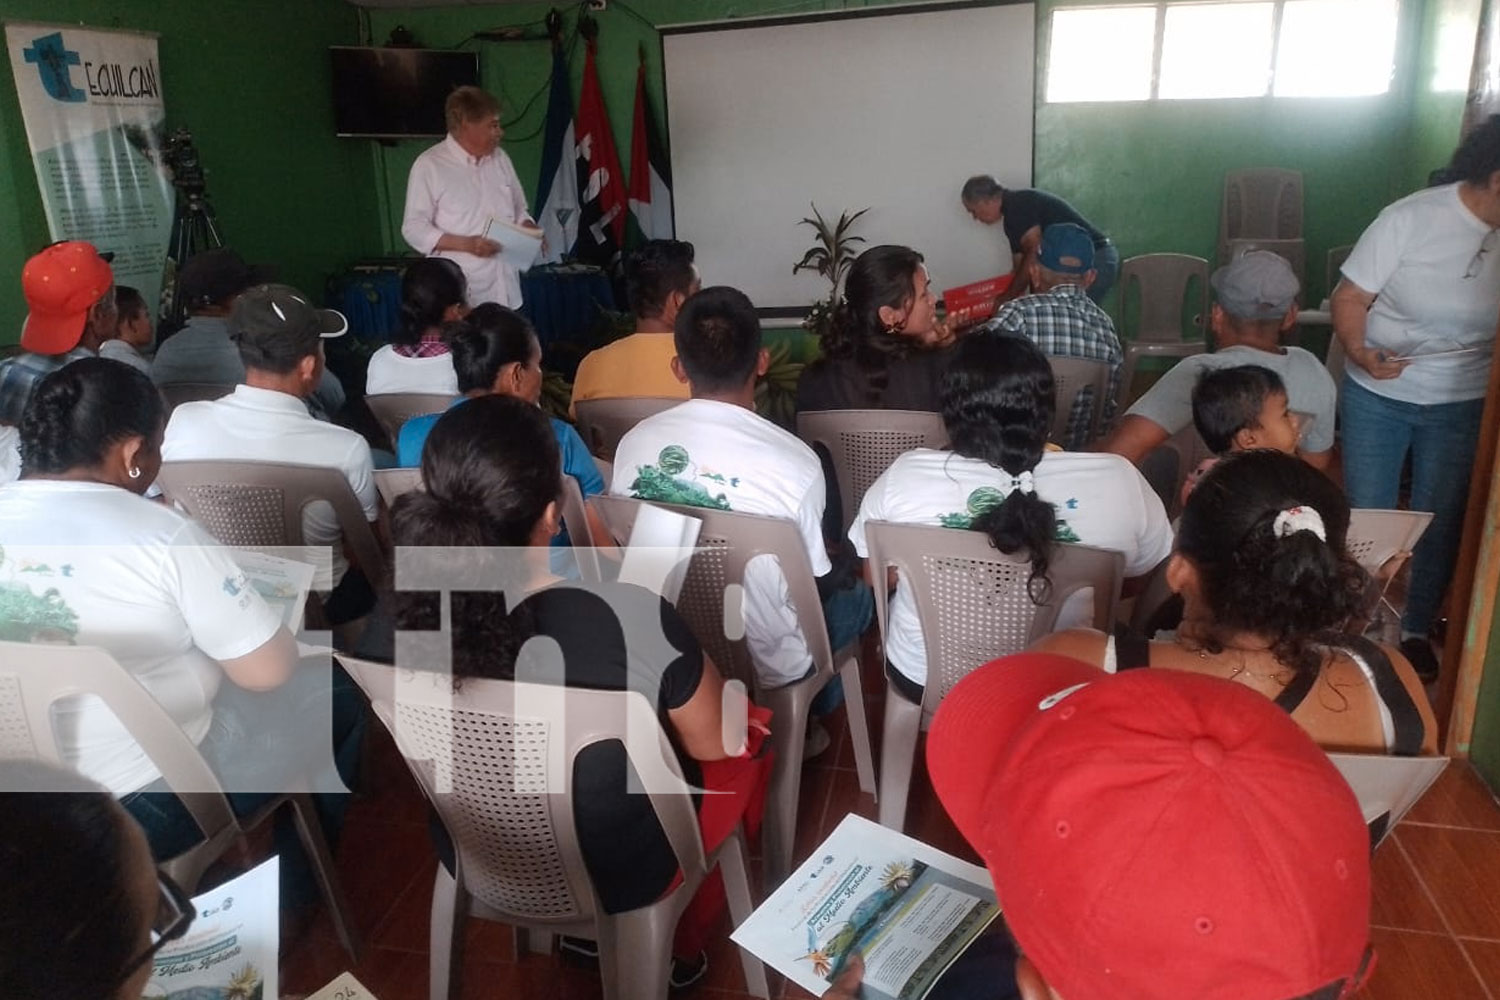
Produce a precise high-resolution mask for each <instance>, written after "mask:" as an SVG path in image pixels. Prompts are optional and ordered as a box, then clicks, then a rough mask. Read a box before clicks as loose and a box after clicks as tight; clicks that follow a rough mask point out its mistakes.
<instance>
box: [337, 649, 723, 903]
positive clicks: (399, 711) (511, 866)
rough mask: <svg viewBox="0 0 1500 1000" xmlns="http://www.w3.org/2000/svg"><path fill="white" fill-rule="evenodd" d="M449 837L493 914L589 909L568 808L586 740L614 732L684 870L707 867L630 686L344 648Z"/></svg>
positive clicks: (683, 799)
mask: <svg viewBox="0 0 1500 1000" xmlns="http://www.w3.org/2000/svg"><path fill="white" fill-rule="evenodd" d="M339 660H340V662H341V663H342V664H343V665H344V668H345V669H346V670H348V671H349V673H350V675H351V676H352V677H353V678H354V680H355V682H356V683H358V684H359V686H360V687H361V688H362V689H363V690H364V692H365V694H366V695H368V696H369V698H370V703H371V706H372V707H373V708H374V710H375V714H376V716H377V717H378V718H379V719H380V721H381V722H382V723H383V724H384V725H385V727H386V728H387V729H388V730H390V732H391V734H392V735H393V736H394V737H395V740H396V745H397V746H398V747H399V748H400V749H401V753H402V756H403V757H404V758H405V759H406V762H407V766H408V767H410V769H411V771H412V774H413V775H415V776H416V779H417V782H418V784H420V785H421V788H422V792H423V794H424V795H426V797H427V799H428V801H429V802H430V803H431V804H432V806H433V808H435V809H436V810H437V813H438V815H439V816H440V817H441V819H442V821H443V825H444V826H445V827H446V828H447V830H448V833H449V835H450V836H451V837H452V838H453V843H454V849H455V850H456V852H457V854H458V860H459V867H460V870H461V871H462V873H463V881H464V885H465V887H466V888H467V889H468V891H469V892H471V893H472V894H473V895H474V897H475V898H476V899H477V900H478V901H479V902H480V903H482V904H484V905H485V906H488V907H489V908H491V909H493V910H494V911H496V912H497V914H499V916H498V919H502V920H504V919H509V920H513V921H515V922H518V923H526V924H538V923H540V924H545V923H547V922H549V921H550V922H556V923H575V922H577V921H580V920H587V919H590V918H592V917H593V916H594V915H595V914H596V913H597V912H598V907H599V903H598V897H597V894H596V893H595V892H594V889H593V884H592V881H591V880H590V877H589V872H588V868H587V866H586V865H585V863H584V861H583V854H582V850H581V848H580V847H579V843H578V831H577V827H576V825H575V824H574V814H573V790H572V779H573V766H574V761H575V759H576V758H577V756H578V754H579V753H580V752H582V751H583V750H584V749H585V748H587V747H589V746H591V745H593V744H596V743H600V742H604V741H610V740H617V741H619V742H621V743H622V744H623V745H624V746H625V748H626V752H627V754H628V755H629V757H630V761H631V764H632V766H633V767H634V769H635V771H636V773H637V774H638V775H640V776H641V780H642V782H643V785H642V787H643V788H644V789H645V792H646V794H649V795H650V797H651V804H652V806H653V808H654V809H655V810H656V815H657V819H658V821H659V822H660V823H661V826H662V830H663V831H664V832H665V834H666V836H667V841H668V843H669V844H670V845H671V847H672V850H673V852H674V853H675V854H676V856H677V859H678V864H679V865H681V866H682V867H683V869H684V870H687V871H693V872H703V871H705V870H706V868H707V865H706V861H705V858H704V853H703V844H702V841H701V838H700V834H699V830H698V821H697V817H696V815H695V813H694V811H693V804H692V799H691V798H690V797H689V796H688V795H687V794H685V793H684V792H683V791H682V789H685V787H686V786H685V785H684V784H683V783H682V775H681V771H680V769H679V767H678V764H677V758H676V755H675V753H674V752H673V750H672V747H671V743H670V742H669V741H668V739H667V735H666V733H665V732H664V731H663V730H662V727H661V723H660V721H659V720H658V718H657V715H656V710H655V707H654V706H653V705H652V704H651V703H650V702H648V701H647V700H646V698H645V697H643V696H642V695H640V694H639V693H636V692H633V691H591V690H586V689H583V688H565V687H562V686H561V685H555V684H535V683H521V682H516V681H503V680H489V679H482V678H465V680H464V682H463V685H462V686H461V687H460V688H459V689H458V690H454V688H453V684H452V678H451V676H450V675H448V674H446V673H440V672H437V671H430V670H423V669H413V668H414V667H416V666H417V665H416V664H412V663H405V662H403V663H402V664H401V665H400V667H399V668H397V667H392V666H389V665H386V664H380V663H370V662H367V661H363V660H356V659H352V658H347V657H340V658H339Z"/></svg>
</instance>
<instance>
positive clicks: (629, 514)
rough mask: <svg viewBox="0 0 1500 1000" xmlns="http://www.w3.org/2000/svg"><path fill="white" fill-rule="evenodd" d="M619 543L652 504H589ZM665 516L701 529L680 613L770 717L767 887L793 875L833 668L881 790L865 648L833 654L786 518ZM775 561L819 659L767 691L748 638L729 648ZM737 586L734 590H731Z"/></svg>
mask: <svg viewBox="0 0 1500 1000" xmlns="http://www.w3.org/2000/svg"><path fill="white" fill-rule="evenodd" d="M590 502H591V503H593V504H594V505H595V509H597V510H598V511H599V513H600V516H601V517H602V518H603V519H604V523H605V524H607V525H608V526H609V529H610V532H611V533H612V534H613V535H614V537H615V541H616V542H617V543H618V544H620V545H622V546H623V545H628V544H629V541H630V532H631V527H632V525H633V524H634V522H635V512H636V511H637V510H639V509H640V507H641V506H643V505H644V504H645V501H642V500H633V499H629V498H627V497H610V496H598V497H591V498H590ZM657 506H661V507H665V508H666V509H668V510H672V511H675V512H677V513H679V514H683V515H686V516H688V517H693V518H697V519H698V520H700V521H702V522H703V530H702V531H701V532H700V533H699V535H698V550H697V553H696V554H695V555H694V556H693V558H692V561H691V562H690V563H689V564H688V571H687V576H686V578H685V579H684V581H683V587H682V593H681V595H680V597H679V599H678V602H677V610H678V611H679V612H681V614H682V616H683V618H684V619H686V620H687V623H688V625H689V627H690V628H692V630H693V634H694V635H695V636H696V637H697V639H698V642H699V643H700V644H701V645H702V646H703V650H704V652H706V653H707V654H708V655H709V657H710V658H711V659H712V660H713V661H714V663H715V664H717V666H718V668H719V670H720V672H722V673H723V674H724V676H725V677H726V678H734V679H736V680H739V681H741V682H743V683H744V684H745V687H746V688H747V689H748V690H750V691H751V692H753V694H754V698H755V701H756V703H757V704H759V705H762V706H764V707H766V708H769V709H771V711H772V712H773V713H774V715H773V717H772V719H771V747H772V749H773V750H775V752H776V763H775V766H774V768H773V770H772V773H771V787H770V791H769V792H768V793H767V803H766V822H765V829H764V832H763V834H762V843H763V844H764V845H765V850H764V855H765V882H766V884H767V885H775V884H777V883H778V882H780V881H781V880H782V879H783V878H784V877H785V876H787V875H788V874H790V873H791V871H792V867H793V858H792V849H793V844H794V842H795V839H796V835H797V803H798V797H799V794H800V790H801V786H802V750H803V747H804V746H805V745H806V741H807V715H808V709H809V707H810V706H811V704H812V700H813V698H814V697H815V696H816V695H817V693H818V692H819V691H821V690H822V689H823V686H824V685H825V684H827V683H828V681H830V680H831V679H832V678H833V674H834V670H835V665H837V670H838V674H839V677H840V678H842V680H843V684H844V704H845V706H846V708H847V715H848V720H849V737H850V740H851V741H852V742H853V744H854V762H855V769H856V771H857V772H858V775H859V787H860V789H861V790H862V791H865V792H869V793H871V794H874V792H875V765H874V758H873V755H872V754H871V751H870V732H869V725H868V724H867V722H866V720H865V701H864V695H863V686H862V684H861V682H860V676H859V645H858V642H857V641H856V642H854V643H851V644H850V645H848V646H846V647H844V648H843V649H838V650H834V649H830V648H829V644H828V626H827V624H826V623H825V622H824V621H823V605H822V602H821V601H820V600H819V599H818V588H817V584H816V583H815V582H814V578H813V574H812V566H811V564H810V563H809V562H808V558H807V550H806V549H805V548H804V547H803V545H802V536H801V534H800V533H799V532H798V531H797V526H796V525H795V524H793V523H792V522H791V521H790V520H788V519H786V518H778V517H760V516H758V515H755V514H737V513H733V512H730V511H721V510H707V509H704V508H701V507H682V506H678V505H675V504H658V505H657ZM763 554H768V555H773V556H775V557H776V559H777V561H778V562H780V564H781V571H782V573H783V575H784V576H785V577H786V583H787V591H788V593H789V594H790V595H791V599H792V606H793V607H794V608H795V610H796V614H797V622H798V626H799V627H800V629H801V631H802V636H803V638H804V639H805V640H806V642H807V648H808V651H809V652H810V653H811V654H812V659H813V663H812V666H813V672H812V674H811V676H808V677H805V678H803V679H802V680H799V681H793V682H792V683H790V684H786V685H783V686H781V687H776V688H765V687H762V686H761V684H760V679H759V678H758V677H757V676H756V671H755V666H754V664H753V663H752V662H751V659H750V651H749V649H748V648H747V647H746V646H745V642H744V639H743V637H741V638H739V639H734V640H731V639H729V638H728V637H727V636H726V635H725V631H726V628H725V626H726V623H727V622H729V621H732V620H738V619H739V618H740V613H739V607H738V606H733V607H731V606H730V600H731V599H733V600H736V601H737V600H738V596H737V595H738V594H739V592H740V588H741V587H742V586H743V584H744V576H745V566H746V565H747V564H748V563H749V562H750V561H751V560H752V559H754V558H755V557H756V556H758V555H763ZM731 585H733V589H731Z"/></svg>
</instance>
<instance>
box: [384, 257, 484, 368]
mask: <svg viewBox="0 0 1500 1000" xmlns="http://www.w3.org/2000/svg"><path fill="white" fill-rule="evenodd" d="M467 294H468V284H467V283H466V282H465V280H464V272H463V271H462V270H460V269H459V266H458V265H457V264H455V263H453V261H451V260H448V259H447V258H445V257H423V258H421V259H420V260H414V261H412V262H411V263H410V264H408V265H407V266H406V273H405V274H404V275H402V277H401V327H400V329H398V330H397V331H396V333H395V334H394V335H393V336H392V337H391V343H389V344H387V345H385V346H384V347H382V348H380V349H379V350H377V351H376V352H375V353H374V354H372V355H370V364H369V367H368V368H367V369H366V371H365V395H367V396H378V395H383V394H385V393H391V392H429V393H433V394H434V395H448V396H457V395H458V376H457V375H456V374H455V373H454V371H453V357H452V355H451V354H449V353H448V342H447V340H446V339H444V337H443V324H445V323H452V322H454V321H455V320H460V319H463V318H464V316H465V315H467V313H468V311H469V309H468V306H467V305H466V304H465V296H466V295H467Z"/></svg>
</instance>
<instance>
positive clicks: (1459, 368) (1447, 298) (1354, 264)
mask: <svg viewBox="0 0 1500 1000" xmlns="http://www.w3.org/2000/svg"><path fill="white" fill-rule="evenodd" d="M1458 190H1459V186H1458V185H1457V184H1445V185H1443V186H1442V187H1435V188H1428V189H1426V190H1425V191H1418V192H1417V193H1416V194H1412V195H1408V196H1407V197H1405V198H1402V199H1401V200H1400V201H1398V202H1396V203H1394V204H1392V205H1387V206H1386V208H1385V209H1384V211H1382V212H1381V213H1380V215H1378V216H1377V217H1376V219H1375V221H1374V222H1372V223H1370V228H1368V229H1366V230H1365V231H1364V234H1363V235H1362V236H1360V238H1359V242H1358V243H1356V244H1355V245H1354V249H1353V250H1352V251H1350V253H1349V259H1348V260H1346V261H1344V266H1343V273H1344V277H1346V278H1348V279H1349V280H1350V281H1352V282H1353V283H1354V284H1356V285H1358V286H1359V287H1360V288H1362V289H1364V290H1365V291H1367V292H1374V293H1375V295H1376V298H1375V304H1374V305H1373V306H1371V307H1370V312H1369V314H1368V316H1367V317H1366V320H1365V346H1366V347H1371V348H1376V349H1379V350H1383V351H1385V352H1386V353H1387V354H1389V355H1391V356H1393V357H1405V356H1408V355H1412V354H1424V353H1431V352H1436V351H1451V350H1454V349H1455V348H1461V347H1479V348H1482V350H1481V351H1479V352H1477V353H1473V354H1459V355H1453V356H1450V357H1442V358H1431V359H1427V360H1422V361H1413V362H1412V363H1411V364H1409V365H1407V366H1406V369H1405V370H1404V371H1402V373H1401V374H1400V376H1398V377H1396V378H1392V379H1377V378H1375V377H1374V376H1372V375H1371V374H1370V373H1369V372H1367V371H1365V370H1364V369H1363V368H1361V367H1360V366H1359V365H1353V364H1351V365H1348V366H1347V367H1346V369H1345V370H1346V371H1347V372H1348V375H1349V378H1351V379H1353V380H1354V381H1355V382H1357V383H1359V385H1360V386H1361V387H1363V388H1365V389H1368V390H1370V391H1371V392H1373V393H1376V394H1378V395H1381V396H1385V397H1387V398H1390V399H1399V400H1401V401H1402V402H1406V403H1419V404H1431V403H1457V402H1462V401H1463V400H1468V399H1482V398H1483V397H1484V393H1485V387H1486V383H1487V380H1488V378H1489V372H1490V359H1491V357H1493V355H1494V347H1495V322H1496V320H1497V319H1500V232H1496V231H1495V230H1493V229H1491V228H1490V226H1489V224H1488V223H1486V222H1484V221H1483V220H1481V219H1480V218H1479V217H1478V216H1476V215H1475V214H1474V213H1473V212H1470V211H1469V209H1468V208H1467V207H1466V206H1465V205H1464V203H1463V201H1462V200H1460V198H1459V194H1458ZM1481 249H1482V250H1484V252H1483V253H1481V252H1480V251H1481ZM1471 272H1472V273H1471ZM1465 274H1471V276H1470V277H1467V278H1466V277H1464V275H1465Z"/></svg>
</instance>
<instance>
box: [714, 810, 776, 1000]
mask: <svg viewBox="0 0 1500 1000" xmlns="http://www.w3.org/2000/svg"><path fill="white" fill-rule="evenodd" d="M719 870H720V872H721V873H722V874H723V876H724V894H725V895H726V896H728V897H729V916H730V919H731V920H732V921H733V922H734V925H735V926H736V927H738V926H739V925H740V924H743V923H744V922H745V921H746V920H749V919H750V914H751V913H752V912H753V911H754V910H755V901H754V900H753V899H752V898H751V896H750V874H749V867H748V865H747V864H746V862H745V838H744V834H743V833H742V832H741V831H739V830H736V831H735V832H734V833H733V834H732V835H730V837H729V839H728V840H727V841H726V842H725V843H724V846H723V847H722V848H721V849H720V851H719ZM739 952H740V966H741V968H743V969H744V972H745V988H746V989H747V990H749V992H750V995H751V996H753V997H760V998H761V1000H769V997H770V996H771V987H770V984H769V983H767V982H766V967H765V966H764V965H763V964H761V961H760V959H758V958H756V957H755V956H754V955H752V954H750V953H749V952H748V951H746V950H745V949H743V948H741V949H739Z"/></svg>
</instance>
